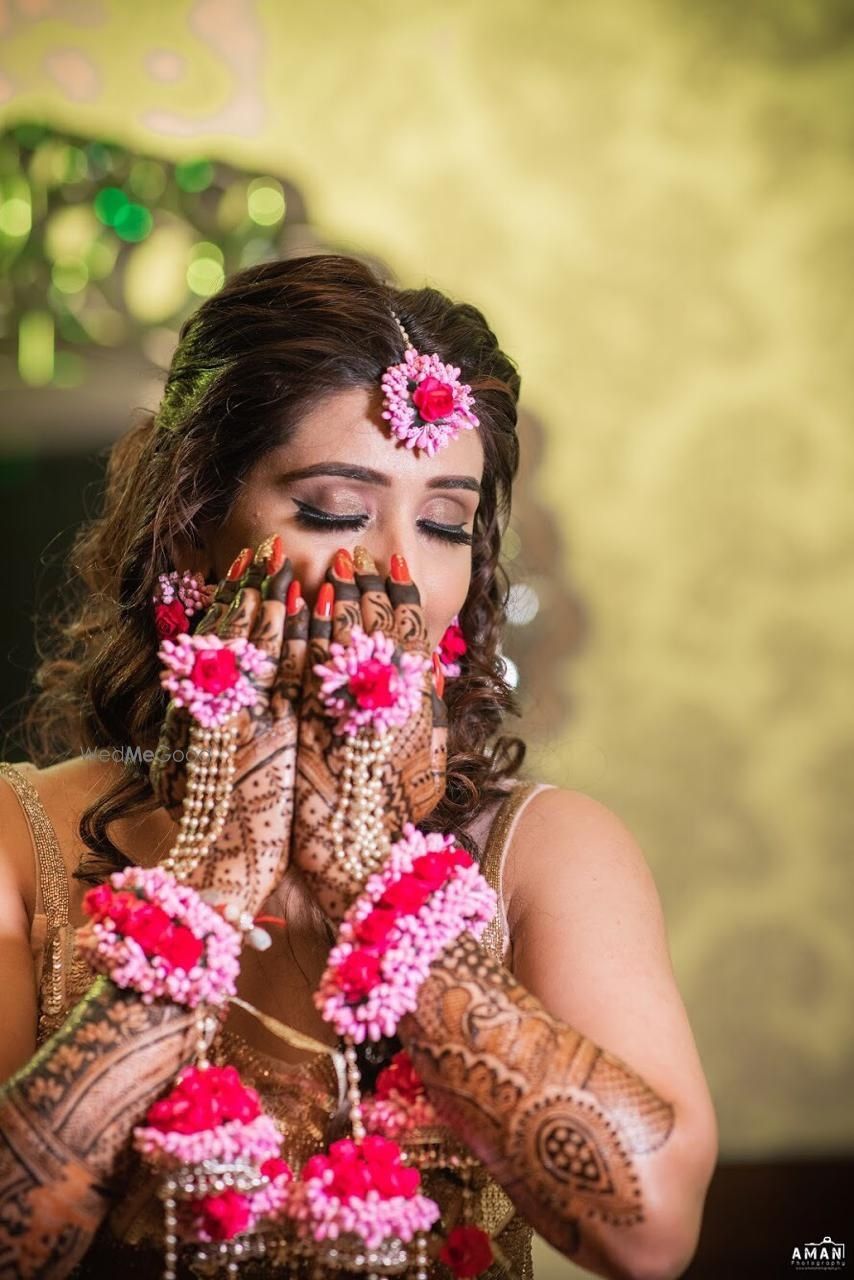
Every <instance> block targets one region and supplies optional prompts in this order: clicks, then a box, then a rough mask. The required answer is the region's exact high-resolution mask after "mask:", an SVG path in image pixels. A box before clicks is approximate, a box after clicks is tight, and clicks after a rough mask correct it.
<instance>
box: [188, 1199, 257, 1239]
mask: <svg viewBox="0 0 854 1280" xmlns="http://www.w3.org/2000/svg"><path fill="white" fill-rule="evenodd" d="M189 1208H190V1211H191V1212H192V1213H194V1214H195V1215H196V1218H197V1223H198V1226H199V1227H202V1228H204V1230H205V1231H206V1232H207V1233H208V1235H209V1236H210V1237H211V1239H212V1240H231V1239H232V1237H233V1236H239V1235H240V1233H241V1232H242V1231H245V1230H246V1228H247V1227H248V1226H249V1224H250V1222H251V1220H252V1213H251V1209H250V1205H249V1200H248V1198H247V1197H246V1196H244V1195H241V1194H240V1192H239V1191H233V1190H232V1189H231V1188H229V1190H228V1191H223V1192H222V1193H221V1195H218V1196H205V1198H204V1200H191V1201H190V1203H189Z"/></svg>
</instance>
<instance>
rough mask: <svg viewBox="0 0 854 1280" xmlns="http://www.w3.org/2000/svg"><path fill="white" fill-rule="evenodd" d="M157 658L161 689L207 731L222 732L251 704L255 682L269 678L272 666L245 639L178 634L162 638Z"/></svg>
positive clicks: (255, 692) (255, 690) (255, 698)
mask: <svg viewBox="0 0 854 1280" xmlns="http://www.w3.org/2000/svg"><path fill="white" fill-rule="evenodd" d="M157 656H158V658H160V660H161V662H162V663H163V668H162V670H161V672H160V683H161V685H162V686H163V688H164V689H166V690H167V692H168V693H170V694H171V696H172V699H173V701H174V702H175V704H176V706H179V707H186V708H187V710H188V711H189V713H190V715H191V716H192V717H193V719H194V720H195V721H197V722H198V724H200V725H202V726H203V727H204V728H206V729H213V728H221V727H222V726H223V725H224V724H225V723H226V722H227V721H228V720H229V719H230V718H231V717H232V716H233V715H235V714H236V713H237V712H238V711H240V709H241V708H242V707H251V706H254V705H255V703H256V702H257V700H258V693H257V689H256V686H255V683H254V682H255V681H258V680H263V679H266V678H268V677H269V675H270V671H271V668H272V661H271V659H270V658H269V657H268V656H267V655H266V654H265V653H264V652H263V651H262V650H261V649H259V648H257V647H256V646H255V645H254V644H252V642H251V641H250V640H247V639H245V637H243V636H240V637H237V638H235V639H231V640H221V639H220V637H219V636H217V635H214V634H213V633H209V634H207V635H192V636H190V635H179V636H178V637H177V639H175V640H168V639H167V640H164V641H163V643H162V644H161V646H160V648H159V650H158V651H157Z"/></svg>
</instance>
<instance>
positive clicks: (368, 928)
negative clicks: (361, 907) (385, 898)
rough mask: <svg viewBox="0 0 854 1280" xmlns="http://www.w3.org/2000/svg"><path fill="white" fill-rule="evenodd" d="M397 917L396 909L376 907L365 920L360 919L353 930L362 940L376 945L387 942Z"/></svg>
mask: <svg viewBox="0 0 854 1280" xmlns="http://www.w3.org/2000/svg"><path fill="white" fill-rule="evenodd" d="M396 919H397V916H396V914H395V912H394V911H388V910H386V909H384V908H383V907H374V909H373V911H372V912H371V913H370V915H367V916H365V918H364V920H360V921H359V923H358V924H357V925H355V926H354V929H353V932H354V933H355V935H356V937H357V938H358V939H359V941H360V942H367V943H368V944H369V945H371V946H376V945H377V944H378V943H380V942H385V940H386V938H387V937H388V934H389V930H390V929H391V928H392V926H393V924H394V922H395V920H396Z"/></svg>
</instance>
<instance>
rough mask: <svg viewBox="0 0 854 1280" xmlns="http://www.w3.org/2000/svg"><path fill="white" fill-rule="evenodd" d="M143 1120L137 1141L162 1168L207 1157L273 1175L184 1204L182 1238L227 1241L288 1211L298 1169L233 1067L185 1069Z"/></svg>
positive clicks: (147, 1157)
mask: <svg viewBox="0 0 854 1280" xmlns="http://www.w3.org/2000/svg"><path fill="white" fill-rule="evenodd" d="M145 1119H146V1124H144V1125H139V1126H137V1128H136V1129H135V1130H134V1135H133V1142H134V1147H135V1148H136V1150H137V1151H138V1152H139V1153H140V1155H142V1156H143V1157H144V1158H145V1160H146V1161H147V1162H148V1163H149V1164H150V1165H151V1166H152V1167H153V1168H154V1169H155V1170H156V1171H158V1172H170V1171H173V1170H177V1169H179V1168H181V1167H182V1166H184V1165H196V1164H202V1163H204V1162H206V1161H208V1162H212V1163H213V1164H214V1165H216V1164H222V1165H236V1166H238V1167H241V1168H247V1167H250V1168H251V1167H254V1168H255V1169H256V1170H257V1171H258V1172H259V1174H260V1175H261V1176H262V1177H263V1178H265V1179H266V1180H267V1181H266V1182H265V1183H263V1184H262V1185H261V1186H259V1187H258V1189H257V1190H255V1191H237V1190H235V1189H234V1188H233V1187H228V1188H226V1189H225V1190H223V1191H221V1192H218V1193H216V1194H214V1195H207V1196H203V1197H200V1198H198V1199H194V1200H188V1201H187V1202H186V1203H185V1204H182V1206H181V1212H180V1214H179V1230H180V1232H181V1235H182V1236H183V1237H184V1238H186V1239H195V1240H206V1241H209V1240H229V1239H231V1238H232V1237H233V1236H235V1235H240V1234H242V1233H243V1232H244V1231H248V1230H250V1229H251V1228H252V1227H254V1226H255V1224H256V1223H257V1222H258V1221H259V1220H260V1219H261V1218H264V1217H268V1216H273V1215H275V1214H278V1213H280V1212H281V1211H282V1210H283V1209H284V1207H285V1205H286V1204H287V1200H288V1194H289V1187H290V1183H291V1181H292V1179H293V1171H292V1169H291V1167H290V1165H289V1164H288V1163H287V1161H285V1160H283V1159H282V1158H281V1156H280V1154H279V1153H280V1150H281V1143H282V1135H281V1133H280V1132H279V1129H278V1127H277V1125H276V1123H275V1121H274V1120H273V1119H272V1118H271V1117H270V1116H267V1115H264V1114H263V1112H262V1110H261V1102H260V1099H259V1097H258V1094H257V1092H256V1091H255V1090H254V1089H252V1088H250V1087H249V1086H247V1085H244V1084H243V1082H242V1081H241V1079H240V1076H239V1075H238V1073H237V1071H236V1070H235V1069H234V1067H211V1066H205V1067H199V1066H196V1067H187V1068H186V1069H185V1070H184V1071H182V1072H181V1073H180V1074H179V1075H178V1077H177V1078H176V1080H175V1083H174V1085H173V1087H172V1089H171V1091H170V1092H169V1093H168V1094H167V1095H166V1097H165V1098H160V1099H159V1100H158V1101H157V1102H155V1103H153V1104H152V1105H151V1106H150V1107H149V1109H148V1112H147V1113H146V1117H145Z"/></svg>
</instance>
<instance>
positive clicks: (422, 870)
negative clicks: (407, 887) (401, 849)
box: [412, 853, 452, 890]
mask: <svg viewBox="0 0 854 1280" xmlns="http://www.w3.org/2000/svg"><path fill="white" fill-rule="evenodd" d="M451 865H452V864H451V863H449V862H448V859H447V858H446V857H445V855H444V854H443V853H422V854H421V856H420V857H418V858H416V859H415V860H414V861H413V863H412V874H413V875H414V876H417V877H418V879H419V880H423V881H424V883H425V884H426V885H429V887H430V889H431V890H432V889H438V888H439V886H440V885H443V884H444V883H445V881H446V880H447V878H448V875H449V873H450V870H451Z"/></svg>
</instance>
